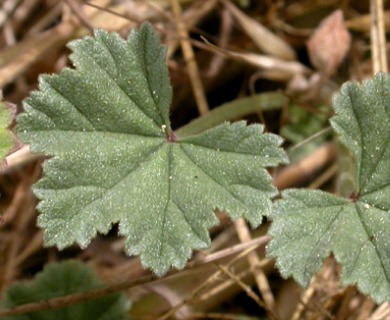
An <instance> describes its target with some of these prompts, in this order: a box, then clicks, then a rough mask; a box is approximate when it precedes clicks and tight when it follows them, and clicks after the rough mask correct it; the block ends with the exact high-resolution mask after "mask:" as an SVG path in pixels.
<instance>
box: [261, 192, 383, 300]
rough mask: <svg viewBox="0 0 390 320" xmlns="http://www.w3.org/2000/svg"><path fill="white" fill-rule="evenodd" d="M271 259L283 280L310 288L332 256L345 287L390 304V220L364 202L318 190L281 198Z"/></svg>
mask: <svg viewBox="0 0 390 320" xmlns="http://www.w3.org/2000/svg"><path fill="white" fill-rule="evenodd" d="M282 196H283V200H282V201H278V202H277V204H276V206H275V210H274V213H273V214H272V217H273V219H274V221H273V224H272V228H271V230H270V235H271V237H272V238H273V240H272V241H271V243H270V244H269V245H268V254H269V255H272V256H276V257H277V266H278V268H279V270H280V272H281V273H282V275H283V276H285V277H288V276H293V277H294V278H295V279H296V280H297V281H298V282H299V283H301V284H302V285H304V286H307V285H308V284H309V281H310V279H311V277H312V276H313V274H315V273H316V272H317V271H318V270H319V269H320V267H321V265H322V261H323V260H324V259H325V258H326V257H328V256H329V254H330V252H331V251H332V252H333V254H334V256H335V258H336V260H337V261H338V262H339V263H340V264H341V265H342V266H343V272H342V280H343V283H344V284H345V285H349V284H355V283H357V285H358V287H359V288H360V290H361V291H362V292H364V293H366V294H369V295H371V296H372V297H373V298H374V299H375V300H376V301H378V302H383V301H385V300H389V299H390V232H389V226H390V216H389V211H388V210H382V209H379V208H377V207H374V206H372V205H370V204H368V203H364V202H363V201H357V202H355V203H354V202H351V201H349V200H347V199H343V198H340V197H337V196H333V195H330V194H328V193H325V192H322V191H318V190H294V189H291V190H288V191H285V192H283V193H282Z"/></svg>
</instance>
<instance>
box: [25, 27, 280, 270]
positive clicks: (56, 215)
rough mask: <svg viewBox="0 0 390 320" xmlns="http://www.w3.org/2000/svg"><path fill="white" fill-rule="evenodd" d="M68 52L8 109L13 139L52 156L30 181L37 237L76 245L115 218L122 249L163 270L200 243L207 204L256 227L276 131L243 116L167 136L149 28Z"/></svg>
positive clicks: (162, 73)
mask: <svg viewBox="0 0 390 320" xmlns="http://www.w3.org/2000/svg"><path fill="white" fill-rule="evenodd" d="M71 48H72V49H73V51H74V53H73V54H72V56H71V58H72V60H73V61H74V62H75V64H76V67H77V70H70V69H65V70H64V71H63V72H62V73H61V74H60V75H58V76H50V77H48V76H45V77H42V78H41V81H40V91H39V92H35V93H33V94H32V96H31V97H30V98H29V99H27V100H26V102H25V110H26V113H25V114H24V115H22V116H21V117H19V126H18V131H19V135H20V136H21V138H22V139H24V140H25V142H26V143H30V144H31V148H32V150H33V151H35V152H43V153H46V154H48V155H52V156H53V157H52V158H51V159H50V160H49V161H47V162H46V164H45V165H44V173H45V177H44V179H42V180H41V181H40V182H39V183H38V184H37V185H36V186H35V188H34V191H35V193H36V195H37V196H38V197H39V198H40V199H41V200H42V201H41V202H40V204H39V209H40V211H41V213H42V214H41V215H40V217H39V221H38V224H39V225H40V226H41V227H43V228H45V233H44V238H45V243H46V244H47V245H57V246H58V247H59V248H64V247H66V246H69V245H71V244H73V243H74V242H76V243H78V244H80V245H81V246H82V247H86V246H87V245H88V244H89V242H90V241H91V239H92V238H93V237H94V236H95V235H96V233H97V232H102V233H106V232H108V230H109V229H110V228H111V225H112V224H113V223H116V222H119V230H120V234H121V235H123V236H125V237H126V251H127V253H128V254H137V255H140V256H141V261H142V263H143V265H144V266H145V267H148V268H151V269H152V270H153V271H154V272H155V273H157V274H158V275H163V274H164V273H166V272H167V271H168V269H169V268H170V267H171V266H174V267H176V268H183V267H184V265H185V263H186V261H187V260H188V258H189V257H190V256H191V254H192V249H200V248H205V247H206V246H208V245H209V243H210V238H209V235H208V231H207V228H208V227H211V226H213V225H215V224H216V223H217V219H216V217H215V215H214V210H215V209H217V208H218V209H220V210H227V211H228V213H229V215H230V216H231V217H233V218H238V217H240V216H244V217H246V218H247V219H248V220H249V221H250V223H251V224H252V225H253V226H257V225H259V224H260V223H261V219H262V215H263V214H266V213H268V212H269V211H270V208H271V200H270V199H271V197H273V196H274V195H275V194H276V190H275V188H274V187H273V186H272V184H271V177H270V176H269V174H268V173H267V171H266V170H265V169H264V166H275V165H277V164H278V163H280V162H286V161H287V159H286V155H285V153H284V152H283V150H281V149H280V148H279V145H280V143H281V139H280V138H279V137H277V136H275V135H272V134H263V127H262V126H261V125H252V126H246V125H245V123H244V122H238V123H235V124H232V125H230V124H223V125H221V126H219V127H217V128H214V129H210V130H208V131H206V132H204V133H201V134H198V135H194V136H188V137H183V138H180V136H175V134H174V133H173V132H172V129H171V127H170V123H169V118H168V113H169V104H170V101H171V94H172V93H171V91H172V90H171V87H170V85H169V77H168V70H167V67H166V65H165V61H164V60H165V48H163V47H161V46H160V45H159V42H158V37H157V35H156V34H155V33H154V31H153V29H152V27H151V26H150V25H149V24H146V25H144V26H142V27H141V28H140V29H139V30H135V31H133V32H132V33H131V35H130V36H129V39H128V40H127V41H124V40H122V39H121V38H119V36H118V35H117V34H115V33H114V34H111V35H109V34H107V33H105V32H103V31H97V32H96V34H95V38H90V37H87V38H84V39H83V40H80V41H76V42H74V43H72V44H71Z"/></svg>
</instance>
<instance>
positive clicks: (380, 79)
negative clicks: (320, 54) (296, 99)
mask: <svg viewBox="0 0 390 320" xmlns="http://www.w3.org/2000/svg"><path fill="white" fill-rule="evenodd" d="M389 92H390V77H389V75H385V74H378V75H377V76H375V78H374V79H373V80H368V81H366V82H364V83H363V85H358V84H355V83H348V84H346V85H344V86H343V87H342V89H341V92H340V94H339V95H338V96H336V98H335V99H334V108H335V111H336V116H335V117H334V118H333V119H332V120H331V123H332V126H333V127H334V129H335V130H336V131H337V132H338V133H339V135H340V140H341V141H342V142H343V143H344V144H345V145H346V146H347V147H348V148H349V149H350V150H351V151H352V153H353V154H354V156H355V161H356V190H355V193H354V195H351V199H343V198H340V197H336V196H332V195H330V194H327V193H325V192H322V191H313V190H287V191H285V192H284V193H283V194H282V196H283V199H282V200H280V201H278V202H277V204H276V205H275V210H274V212H273V213H272V215H271V216H272V218H273V220H274V221H273V224H272V227H271V229H270V235H271V236H272V237H273V240H272V241H271V242H270V244H269V246H268V254H269V255H272V256H276V257H277V264H278V266H279V269H280V270H281V273H282V275H284V276H290V275H292V276H293V277H294V278H295V279H296V280H297V281H298V282H299V283H301V284H303V285H307V284H308V283H309V280H310V278H311V277H312V276H313V274H314V273H315V272H317V271H318V270H319V269H320V267H321V264H322V261H323V259H325V258H326V257H327V256H328V255H329V254H330V252H333V253H334V256H335V258H336V260H337V261H338V262H339V263H340V264H341V265H342V267H343V273H342V281H343V283H344V284H346V285H349V284H357V286H358V287H359V288H360V289H361V291H362V292H364V293H366V294H369V295H370V296H371V297H373V299H374V300H375V301H377V302H383V301H386V300H390V148H389V147H390V97H389Z"/></svg>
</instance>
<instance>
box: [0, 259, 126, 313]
mask: <svg viewBox="0 0 390 320" xmlns="http://www.w3.org/2000/svg"><path fill="white" fill-rule="evenodd" d="M101 285H102V284H101V282H100V280H99V279H98V278H97V277H96V276H95V275H94V274H93V272H92V270H90V269H89V268H88V267H87V266H85V265H84V264H82V263H80V262H77V261H66V262H61V263H52V264H50V265H48V266H46V267H45V269H44V270H43V271H42V272H41V273H39V274H37V276H36V277H35V278H34V279H33V280H32V281H31V282H19V283H15V284H13V285H12V286H10V287H9V288H8V289H7V290H6V291H5V293H4V296H3V300H2V301H1V307H2V308H13V307H16V306H19V305H23V304H26V303H31V302H40V301H44V300H48V299H50V298H55V297H60V296H64V295H68V294H72V293H80V292H84V291H88V290H91V289H96V288H99V287H100V286H101ZM129 309H130V303H129V301H128V299H127V298H126V295H124V294H120V293H118V294H111V295H109V296H105V297H103V298H99V299H95V300H90V301H87V302H82V303H78V304H74V305H70V306H66V307H63V308H61V309H55V310H43V311H37V312H31V313H28V314H23V315H13V316H8V317H5V318H3V319H4V320H30V319H31V320H33V319H39V320H53V319H56V320H81V319H96V320H111V319H118V320H125V319H129V317H128V311H129Z"/></svg>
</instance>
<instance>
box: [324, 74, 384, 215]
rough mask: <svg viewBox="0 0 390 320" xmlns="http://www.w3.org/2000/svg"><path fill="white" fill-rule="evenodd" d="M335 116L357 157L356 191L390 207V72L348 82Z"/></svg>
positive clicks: (342, 137) (337, 101)
mask: <svg viewBox="0 0 390 320" xmlns="http://www.w3.org/2000/svg"><path fill="white" fill-rule="evenodd" d="M334 109H335V111H336V113H337V116H335V117H334V118H333V119H332V120H331V124H332V126H333V128H334V129H335V130H336V131H337V132H338V133H339V135H340V141H341V142H342V143H344V144H345V145H346V146H347V148H349V149H350V150H351V151H352V153H353V154H354V156H355V161H356V193H358V194H359V195H360V198H361V199H362V198H364V199H367V200H368V201H369V202H370V203H372V204H373V205H376V206H378V207H381V208H383V209H387V210H389V209H390V76H389V75H387V74H383V73H379V74H377V75H376V76H375V78H374V79H372V80H367V81H365V82H364V83H363V85H359V84H357V83H348V84H347V85H344V86H343V88H342V90H341V92H340V94H339V95H338V96H337V97H336V98H335V100H334Z"/></svg>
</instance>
